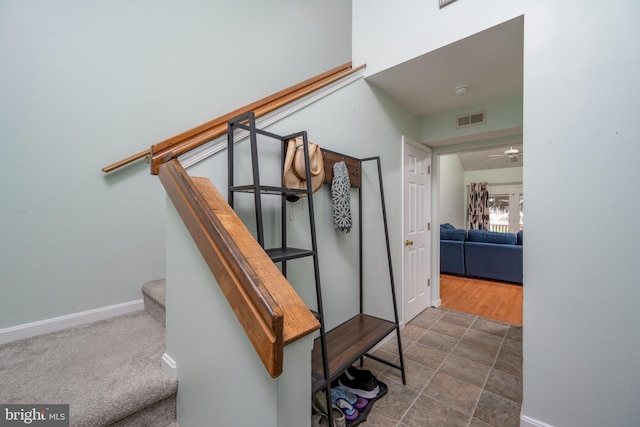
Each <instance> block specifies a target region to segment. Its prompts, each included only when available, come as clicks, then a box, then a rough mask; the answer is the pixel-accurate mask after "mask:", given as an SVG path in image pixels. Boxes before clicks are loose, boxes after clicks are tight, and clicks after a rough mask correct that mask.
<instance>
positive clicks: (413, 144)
mask: <svg viewBox="0 0 640 427" xmlns="http://www.w3.org/2000/svg"><path fill="white" fill-rule="evenodd" d="M407 145H410V146H411V147H413V148H415V149H417V150H420V151H422V152H424V153H426V154H428V156H429V158H430V159H431V160H430V164H432V163H433V150H432V149H431V148H429V147H427V146H426V145H423V144H420V143H418V142H416V141H414V140H412V139H411V138H409V137H407V136H405V135H402V143H401V146H402V149H401V150H400V151H401V153H400V159H401V160H400V164H401V176H402V180H401V181H402V182H401V184H400V187H401V191H400V194H401V196H400V197H401V206H402V209H401V211H402V212H401V216H402V238H401V239H400V242H399V245H400V250H401V252H400V253H401V254H402V257H401V258H402V259H401V261H402V281H401V282H402V292H401V300H400V301H401V302H402V317H401V320H400V324H401V325H403V326H404V325H405V324H406V316H405V314H406V310H405V303H406V301H405V294H406V293H405V290H406V288H405V286H406V284H407V283H408V282H407V280H406V277H405V262H406V260H405V252H406V251H405V250H404V236H405V234H406V229H405V227H406V224H405V207H406V205H405V202H406V201H405V161H404V158H405V154H406V146H407ZM431 172H433V167H431ZM432 176H433V175H432V174H430V175H429V179H430V181H429V190H430V191H429V194H430V197H429V199H428V200H426V201H425V203H426V204H427V206H426V211H427V212H428V213H429V217H430V221H429V222H430V223H431V227H433V211H432V206H431V204H432V200H433V194H432V193H433V185H432V182H431V177H432ZM431 231H433V228H432V229H431ZM428 244H429V245H430V251H431V255H430V256H429V258H428V259H429V263H430V264H431V265H429V279H431V277H432V276H433V233H432V234H431V238H430V239H429V242H428ZM428 292H429V306H432V305H433V283H432V284H431V288H430V289H429V290H428Z"/></svg>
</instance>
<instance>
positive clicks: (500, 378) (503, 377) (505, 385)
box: [484, 369, 522, 403]
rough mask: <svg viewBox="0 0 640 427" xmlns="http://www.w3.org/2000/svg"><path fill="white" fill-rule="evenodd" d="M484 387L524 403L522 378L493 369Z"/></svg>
mask: <svg viewBox="0 0 640 427" xmlns="http://www.w3.org/2000/svg"><path fill="white" fill-rule="evenodd" d="M484 388H485V390H487V391H490V392H492V393H494V394H497V395H498V396H502V397H506V398H507V399H510V400H513V401H514V402H516V403H522V378H518V377H516V376H514V375H511V374H507V373H506V372H502V371H499V370H497V369H492V370H491V372H490V373H489V378H487V384H486V385H485V387H484Z"/></svg>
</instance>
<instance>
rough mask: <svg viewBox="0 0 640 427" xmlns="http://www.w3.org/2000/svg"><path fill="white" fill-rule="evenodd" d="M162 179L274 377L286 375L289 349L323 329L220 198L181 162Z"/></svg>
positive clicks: (165, 169)
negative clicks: (285, 348)
mask: <svg viewBox="0 0 640 427" xmlns="http://www.w3.org/2000/svg"><path fill="white" fill-rule="evenodd" d="M158 176H159V178H160V181H161V182H162V184H163V186H164V187H165V189H166V191H167V194H168V195H169V198H170V199H171V201H172V202H173V204H174V206H175V207H176V209H177V211H178V213H179V214H180V217H181V218H182V220H183V221H184V223H185V225H186V227H187V229H188V230H189V233H190V234H191V236H192V238H193V240H194V242H195V243H196V245H197V246H198V248H199V250H200V252H201V253H202V255H203V258H204V259H205V261H206V263H207V265H208V266H209V269H210V270H211V272H212V273H213V274H214V276H215V278H216V280H217V282H218V285H219V286H220V288H221V289H222V292H223V293H224V294H225V296H226V298H227V300H228V301H229V304H230V305H231V307H232V309H233V311H234V312H235V314H236V317H237V318H238V320H239V321H240V323H241V324H242V326H243V328H244V330H245V332H246V334H247V336H248V337H249V340H250V341H251V343H252V344H253V347H254V348H255V350H256V352H257V353H258V356H259V357H260V359H261V360H262V363H263V364H264V366H265V368H266V369H267V371H268V372H269V374H270V375H271V376H272V377H273V378H275V377H277V376H278V375H280V374H281V373H282V364H283V353H284V346H285V345H287V344H289V343H291V342H293V341H295V340H297V339H299V338H301V337H303V336H305V335H308V334H310V333H312V332H313V331H315V330H317V329H318V328H320V323H319V322H318V320H317V319H316V318H315V316H314V315H313V313H311V311H310V310H309V309H308V308H307V307H306V305H305V304H304V302H303V301H302V300H301V299H300V296H299V295H298V294H297V293H296V292H295V290H294V289H293V288H292V287H291V284H290V283H289V282H288V281H287V279H286V278H285V277H284V276H283V275H282V273H281V272H280V270H278V268H277V267H276V265H275V264H274V263H273V261H272V260H271V259H270V258H269V256H268V255H267V254H266V252H265V251H264V250H263V249H262V247H261V246H260V245H259V244H258V242H257V241H256V240H255V238H254V237H253V236H252V235H251V232H250V231H249V230H248V229H247V228H246V226H245V225H244V224H243V223H242V221H241V220H240V218H238V216H237V215H236V214H235V212H234V211H233V209H231V207H230V206H229V204H228V203H227V201H226V200H225V199H224V197H222V195H221V194H220V192H219V191H218V190H217V189H216V188H215V187H214V186H213V184H212V183H211V181H209V180H208V179H206V178H197V177H193V178H192V177H190V176H189V175H188V174H187V173H186V171H185V170H184V168H182V166H181V165H180V163H178V161H177V160H176V159H174V160H172V161H169V162H165V163H162V164H161V165H160V166H159V167H158Z"/></svg>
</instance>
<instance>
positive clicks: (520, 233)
mask: <svg viewBox="0 0 640 427" xmlns="http://www.w3.org/2000/svg"><path fill="white" fill-rule="evenodd" d="M516 245H520V246H522V230H520V231H518V233H517V234H516Z"/></svg>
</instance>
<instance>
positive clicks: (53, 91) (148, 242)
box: [0, 0, 351, 328]
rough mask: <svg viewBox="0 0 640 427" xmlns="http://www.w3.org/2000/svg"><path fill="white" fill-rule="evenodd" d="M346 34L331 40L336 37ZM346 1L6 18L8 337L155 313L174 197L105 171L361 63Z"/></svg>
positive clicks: (0, 50)
mask: <svg viewBox="0 0 640 427" xmlns="http://www.w3.org/2000/svg"><path fill="white" fill-rule="evenodd" d="M328 22H331V31H326V29H327V23H328ZM350 40H351V5H350V3H349V2H344V1H341V0H328V1H323V2H315V1H311V0H300V1H296V2H291V1H286V0H275V1H269V2H264V1H258V0H254V1H250V2H245V3H243V5H242V6H241V7H240V6H239V5H238V3H237V2H234V1H231V0H221V1H216V2H210V1H203V0H192V1H189V2H187V3H176V2H173V1H168V0H160V1H150V0H141V1H136V2H125V1H119V0H118V1H112V2H105V1H102V2H91V3H87V2H84V1H79V0H60V1H56V2H49V1H44V0H29V1H19V0H5V1H2V2H1V3H0V57H2V58H3V59H2V66H1V69H2V71H1V74H2V78H1V79H0V141H2V156H1V157H0V194H2V198H3V200H2V207H1V208H0V223H2V224H3V225H2V227H0V241H1V242H2V245H1V247H0V283H2V287H3V295H2V298H0V328H6V327H12V326H16V325H21V324H25V323H29V322H35V321H39V320H43V319H50V318H53V317H57V316H63V315H68V314H73V313H78V312H83V311H86V310H91V309H96V308H101V307H105V306H109V305H114V304H120V303H123V302H129V301H132V300H138V299H140V298H141V292H140V288H141V285H142V284H143V283H144V282H145V281H148V280H151V279H157V278H160V277H164V274H165V261H164V257H165V254H164V247H165V230H164V228H165V224H164V223H165V204H164V203H165V196H164V190H163V189H162V186H161V184H160V183H159V182H158V179H157V178H156V177H154V176H151V175H150V174H149V167H148V165H147V164H146V163H145V162H144V161H138V162H136V163H135V164H132V165H130V166H127V167H125V168H123V169H120V170H118V171H115V172H112V173H111V174H109V175H104V174H103V172H101V170H100V169H101V168H102V167H104V166H106V165H108V164H110V163H112V162H115V161H118V160H120V159H122V158H125V157H127V156H129V155H131V154H133V153H137V152H139V151H142V150H144V149H147V148H149V147H150V146H151V145H152V144H154V143H156V142H159V141H161V140H164V139H166V138H169V137H171V136H173V135H175V134H177V133H179V132H182V131H185V130H187V129H189V128H191V127H193V126H196V125H199V124H201V123H203V122H206V121H207V120H210V119H212V118H214V117H217V116H219V115H222V114H224V113H226V112H228V111H231V110H234V109H236V108H238V107H241V106H243V105H246V104H248V103H250V102H253V101H255V100H257V99H260V98H262V97H265V96H268V95H270V94H272V93H274V92H276V91H279V90H281V89H284V88H286V87H288V86H291V85H294V84H296V83H299V82H300V81H303V80H305V79H308V78H310V77H313V76H315V75H317V74H320V73H322V72H325V71H327V70H329V69H331V68H334V67H336V66H338V65H341V64H344V63H346V62H348V61H350V60H351V43H350Z"/></svg>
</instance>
